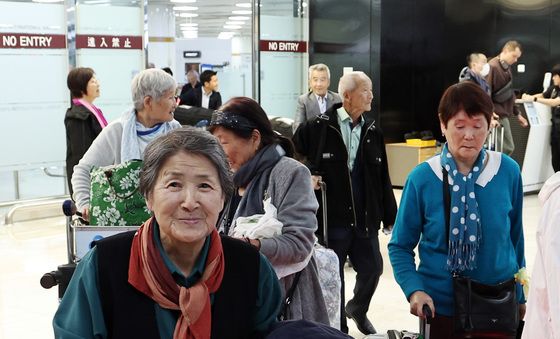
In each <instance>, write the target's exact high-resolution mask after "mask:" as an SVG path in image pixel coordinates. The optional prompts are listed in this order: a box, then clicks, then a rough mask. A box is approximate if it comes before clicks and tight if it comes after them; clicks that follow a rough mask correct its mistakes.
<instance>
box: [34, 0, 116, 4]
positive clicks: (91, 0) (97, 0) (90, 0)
mask: <svg viewBox="0 0 560 339" xmlns="http://www.w3.org/2000/svg"><path fill="white" fill-rule="evenodd" d="M37 2H53V1H52V0H37ZM109 2H110V1H109V0H86V1H84V4H86V5H95V4H108V3H109Z"/></svg>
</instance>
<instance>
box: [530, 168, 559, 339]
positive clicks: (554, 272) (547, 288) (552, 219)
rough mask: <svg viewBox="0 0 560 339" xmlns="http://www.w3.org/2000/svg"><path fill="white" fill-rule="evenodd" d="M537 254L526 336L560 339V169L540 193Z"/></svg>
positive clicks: (531, 285) (532, 278)
mask: <svg viewBox="0 0 560 339" xmlns="http://www.w3.org/2000/svg"><path fill="white" fill-rule="evenodd" d="M539 200H540V201H541V203H542V204H543V211H542V215H541V220H540V222H539V226H538V228H537V256H536V258H535V265H534V268H533V274H532V277H531V284H530V289H529V298H528V300H527V313H526V315H525V328H524V329H523V336H522V338H523V339H534V338H543V339H544V338H546V339H558V338H560V289H559V288H558V286H560V172H556V174H554V175H553V176H552V177H550V178H549V179H548V180H547V181H546V183H545V184H544V186H543V187H542V188H541V192H540V193H539Z"/></svg>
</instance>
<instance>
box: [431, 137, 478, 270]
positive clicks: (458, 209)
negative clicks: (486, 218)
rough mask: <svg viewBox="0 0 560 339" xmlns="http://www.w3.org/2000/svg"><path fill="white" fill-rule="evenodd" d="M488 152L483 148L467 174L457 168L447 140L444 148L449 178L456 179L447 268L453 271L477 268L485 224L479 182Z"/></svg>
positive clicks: (450, 218) (450, 221)
mask: <svg viewBox="0 0 560 339" xmlns="http://www.w3.org/2000/svg"><path fill="white" fill-rule="evenodd" d="M486 156H487V154H486V151H485V150H484V149H482V150H481V151H480V154H479V155H478V157H477V159H476V161H475V163H474V165H473V168H472V169H471V171H470V172H469V173H468V174H467V175H463V174H462V173H460V172H459V170H458V169H457V164H456V163H455V160H454V159H453V155H452V154H451V153H449V149H448V145H447V143H446V144H445V145H444V146H443V150H442V152H441V164H442V166H443V167H444V168H445V169H446V170H447V172H448V178H449V179H452V180H453V183H452V184H451V182H450V183H449V184H450V185H451V192H450V193H451V202H450V209H449V239H448V241H449V252H448V255H447V269H448V270H449V271H451V272H457V271H464V270H472V269H474V268H476V259H477V252H478V249H479V246H480V241H481V239H482V228H481V223H480V214H479V210H478V202H477V200H476V194H475V183H476V180H477V179H478V177H479V176H480V173H481V172H482V168H483V165H484V161H485V159H486ZM443 180H445V178H443ZM450 181H451V180H450ZM446 227H447V225H446Z"/></svg>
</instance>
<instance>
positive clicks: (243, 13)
mask: <svg viewBox="0 0 560 339" xmlns="http://www.w3.org/2000/svg"><path fill="white" fill-rule="evenodd" d="M231 13H233V14H241V15H245V14H251V13H253V12H251V11H248V10H239V11H231Z"/></svg>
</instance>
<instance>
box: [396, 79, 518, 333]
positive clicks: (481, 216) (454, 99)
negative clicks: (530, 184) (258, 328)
mask: <svg viewBox="0 0 560 339" xmlns="http://www.w3.org/2000/svg"><path fill="white" fill-rule="evenodd" d="M492 111H493V106H492V101H491V100H490V97H489V96H488V95H487V94H486V93H485V92H484V91H482V90H481V89H480V87H478V86H477V85H475V84H472V83H470V82H464V83H459V84H455V85H452V86H451V87H449V88H448V89H447V90H446V91H445V93H444V94H443V97H442V98H441V101H440V104H439V108H438V114H439V119H440V125H441V130H442V132H443V135H444V136H445V137H446V139H447V143H446V144H445V145H444V147H443V150H442V153H441V155H437V156H435V157H433V158H431V159H429V160H428V161H426V162H424V163H422V164H420V165H418V166H417V167H416V168H415V169H414V170H413V171H412V172H411V173H410V175H409V176H408V180H407V182H406V184H405V187H404V190H403V194H402V198H401V202H400V206H399V211H398V215H397V220H396V222H395V227H394V230H393V235H392V238H391V241H390V242H389V256H390V259H391V265H392V266H393V271H394V275H395V279H396V280H397V283H398V284H399V285H400V286H401V289H402V290H403V292H404V293H405V295H406V298H407V299H408V300H409V302H410V312H411V313H412V314H414V315H416V316H419V317H422V316H423V315H422V306H423V305H424V304H427V305H428V306H429V307H430V308H431V310H432V314H435V317H434V319H433V323H432V326H431V329H432V333H431V338H459V337H458V336H455V335H454V334H453V321H452V319H453V318H452V317H453V285H452V273H451V272H459V273H460V274H461V275H463V276H467V277H470V278H471V279H473V280H476V281H479V282H482V283H485V284H498V283H500V282H503V281H506V280H509V279H511V278H513V276H514V274H516V273H517V272H518V271H519V270H520V269H521V268H523V267H525V257H524V241H523V225H522V213H521V212H522V204H523V189H522V182H521V173H520V170H519V166H518V165H517V163H516V162H515V161H513V160H512V159H511V158H510V157H508V156H507V155H504V154H502V153H499V152H494V151H488V150H485V149H484V148H483V145H484V142H485V140H486V137H487V136H488V129H489V127H488V126H489V123H490V120H491V118H492ZM443 168H445V169H447V171H448V173H449V174H448V177H449V182H450V184H449V189H450V197H451V198H450V212H449V225H450V226H449V231H448V230H446V227H447V226H446V225H447V223H446V216H445V208H444V206H445V203H444V196H443V181H442V180H443V175H444V174H443V170H442V169H443ZM416 247H418V255H419V258H420V260H419V264H418V267H417V266H416V263H415V260H414V257H415V254H414V249H415V248H416ZM450 249H451V250H450ZM517 292H518V300H519V302H520V306H519V312H520V316H521V317H520V319H522V318H523V315H524V313H525V304H524V303H525V299H524V297H523V295H522V291H521V288H518V289H517Z"/></svg>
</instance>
